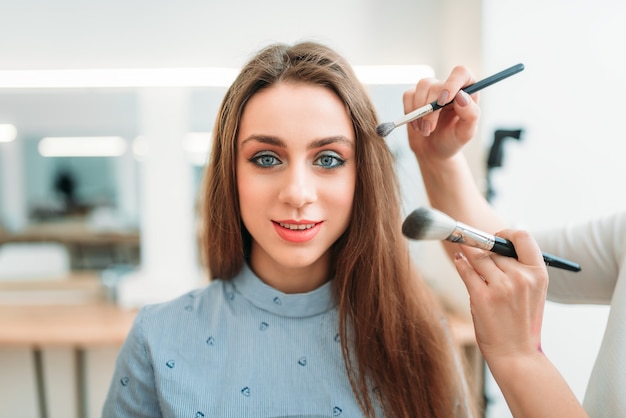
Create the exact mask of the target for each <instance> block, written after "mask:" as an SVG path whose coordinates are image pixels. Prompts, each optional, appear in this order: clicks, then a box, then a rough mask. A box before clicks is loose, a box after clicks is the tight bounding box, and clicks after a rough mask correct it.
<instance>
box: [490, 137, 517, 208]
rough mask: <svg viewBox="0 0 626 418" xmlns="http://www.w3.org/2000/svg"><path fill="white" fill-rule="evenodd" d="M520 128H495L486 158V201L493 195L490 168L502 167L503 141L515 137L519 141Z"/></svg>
mask: <svg viewBox="0 0 626 418" xmlns="http://www.w3.org/2000/svg"><path fill="white" fill-rule="evenodd" d="M522 132H523V130H522V129H497V130H496V131H495V132H494V138H493V143H492V144H491V148H490V149H489V156H488V158H487V196H486V198H487V201H491V200H492V199H493V197H494V196H495V192H494V190H493V187H492V186H491V177H490V174H491V170H492V169H493V168H495V167H502V160H503V158H504V151H503V147H504V141H505V140H506V139H507V138H512V139H516V140H518V141H521V139H522Z"/></svg>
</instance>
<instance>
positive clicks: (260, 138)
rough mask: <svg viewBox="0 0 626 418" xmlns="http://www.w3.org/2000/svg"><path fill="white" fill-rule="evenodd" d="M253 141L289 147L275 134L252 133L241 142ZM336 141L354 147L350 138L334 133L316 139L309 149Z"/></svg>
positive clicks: (243, 143) (242, 143)
mask: <svg viewBox="0 0 626 418" xmlns="http://www.w3.org/2000/svg"><path fill="white" fill-rule="evenodd" d="M251 141H256V142H261V143H263V144H268V145H274V146H277V147H281V148H287V144H286V143H285V142H284V141H283V140H281V139H280V138H277V137H275V136H271V135H250V136H249V137H247V138H246V139H244V140H243V141H242V142H241V145H242V146H243V145H245V144H246V143H248V142H251ZM336 143H340V144H343V145H347V146H349V147H354V141H351V140H350V139H348V138H346V137H345V136H343V135H334V136H329V137H325V138H320V139H316V140H314V141H313V142H311V143H310V144H309V145H308V146H307V149H310V150H311V149H315V148H321V147H324V146H326V145H330V144H336Z"/></svg>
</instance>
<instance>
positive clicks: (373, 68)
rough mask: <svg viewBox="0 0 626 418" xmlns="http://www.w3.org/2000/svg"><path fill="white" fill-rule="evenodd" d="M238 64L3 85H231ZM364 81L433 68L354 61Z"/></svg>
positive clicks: (409, 77)
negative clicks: (232, 66)
mask: <svg viewBox="0 0 626 418" xmlns="http://www.w3.org/2000/svg"><path fill="white" fill-rule="evenodd" d="M239 71H240V70H239V69H237V68H228V67H204V68H109V69H66V70H4V71H0V88H95V87H228V86H230V85H231V84H232V82H233V81H234V80H235V78H236V77H237V74H238V73H239ZM354 71H355V73H356V75H357V77H358V78H359V80H361V82H363V83H364V84H415V83H416V82H417V80H419V79H420V78H424V77H432V76H433V75H434V71H433V69H432V68H431V67H429V66H427V65H355V66H354Z"/></svg>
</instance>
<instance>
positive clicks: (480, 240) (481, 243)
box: [446, 222, 495, 251]
mask: <svg viewBox="0 0 626 418" xmlns="http://www.w3.org/2000/svg"><path fill="white" fill-rule="evenodd" d="M446 241H450V242H457V243H460V244H465V245H469V246H471V247H476V248H481V249H483V250H488V251H490V250H491V249H492V248H493V246H494V244H495V239H494V236H493V235H489V234H486V233H484V232H482V231H480V230H478V229H475V228H472V227H471V226H468V225H465V224H463V223H461V222H457V223H456V228H455V229H454V231H452V233H451V234H450V235H449V236H448V237H447V238H446Z"/></svg>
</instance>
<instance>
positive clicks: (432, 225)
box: [402, 207, 580, 271]
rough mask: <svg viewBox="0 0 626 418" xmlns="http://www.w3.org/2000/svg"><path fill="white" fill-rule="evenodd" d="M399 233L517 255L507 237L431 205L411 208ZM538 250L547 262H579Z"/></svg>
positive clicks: (565, 265) (571, 266)
mask: <svg viewBox="0 0 626 418" xmlns="http://www.w3.org/2000/svg"><path fill="white" fill-rule="evenodd" d="M402 233H403V234H404V235H405V236H406V237H407V238H410V239H414V240H445V241H450V242H456V243H458V244H464V245H469V246H471V247H476V248H482V249H483V250H488V251H492V252H494V253H496V254H500V255H505V256H507V257H513V258H517V253H516V252H515V247H513V243H512V242H511V241H509V240H507V239H504V238H501V237H497V236H494V235H490V234H487V233H486V232H482V231H479V230H478V229H476V228H472V227H471V226H467V225H465V224H463V223H461V222H457V221H455V220H454V219H452V218H451V217H449V216H448V215H446V214H445V213H443V212H440V211H438V210H436V209H432V208H427V207H421V208H418V209H415V210H414V211H413V212H411V213H410V214H409V216H407V217H406V219H405V220H404V222H403V223H402ZM542 254H543V261H545V263H546V265H547V266H552V267H557V268H560V269H564V270H569V271H580V266H579V265H578V264H576V263H574V262H571V261H569V260H566V259H564V258H560V257H557V256H554V255H551V254H547V253H542Z"/></svg>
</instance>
